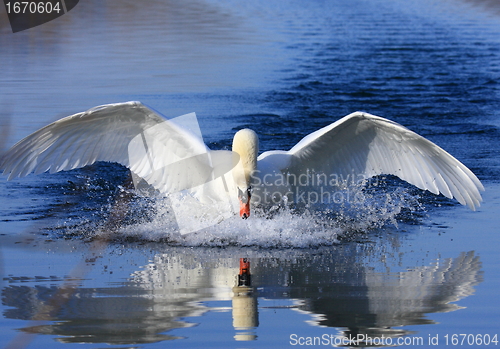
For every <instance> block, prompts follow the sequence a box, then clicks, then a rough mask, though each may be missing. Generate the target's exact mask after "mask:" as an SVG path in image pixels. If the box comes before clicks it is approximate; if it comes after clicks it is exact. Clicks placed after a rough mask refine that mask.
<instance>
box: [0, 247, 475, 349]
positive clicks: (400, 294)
mask: <svg viewBox="0 0 500 349" xmlns="http://www.w3.org/2000/svg"><path fill="white" fill-rule="evenodd" d="M226 252H227V253H228V254H227V255H224V253H226ZM247 252H249V254H253V256H250V259H249V260H250V261H251V263H252V275H251V278H252V279H251V284H250V285H249V284H247V285H243V287H242V285H239V284H238V280H240V279H241V277H239V276H241V268H238V266H239V263H240V258H239V257H240V256H237V255H238V254H239V253H241V250H240V251H237V250H234V251H231V250H226V251H225V252H224V251H214V250H213V249H207V250H204V249H182V248H177V249H176V248H172V249H171V250H169V251H167V252H166V253H161V254H157V255H156V256H155V257H154V258H153V259H152V260H151V261H150V263H149V264H148V265H146V266H144V267H143V268H141V270H138V271H136V272H134V273H133V274H132V275H131V276H130V278H129V280H127V281H125V282H121V283H118V284H109V285H107V286H103V287H85V282H83V286H82V287H81V288H79V289H78V290H77V291H76V292H75V293H74V294H73V295H72V296H71V297H70V298H69V299H67V300H66V301H65V303H64V304H63V305H62V307H60V308H57V307H54V309H52V311H49V312H48V313H47V314H45V315H46V318H50V320H51V321H50V322H46V323H44V324H41V325H37V326H29V327H26V328H24V329H23V331H26V332H31V333H39V334H52V335H58V336H60V337H59V339H58V340H60V341H62V342H87V343H110V344H132V343H150V342H157V341H164V340H171V339H176V338H178V337H175V336H172V335H169V334H168V331H170V330H173V329H178V328H183V327H189V326H192V325H193V324H192V321H197V318H196V317H199V316H200V315H202V314H204V313H206V312H208V311H210V310H211V307H210V306H208V305H206V304H204V303H203V302H204V301H217V300H223V301H231V303H230V304H231V305H232V310H231V312H232V323H233V326H234V327H235V328H234V330H233V331H234V333H235V336H234V338H235V339H236V340H254V339H257V340H258V337H257V335H258V326H259V319H258V299H259V298H261V297H264V298H266V299H291V300H293V302H294V303H295V304H296V307H295V308H294V310H290V311H296V310H299V311H302V312H306V313H307V314H308V316H307V317H309V319H310V320H309V322H311V323H313V324H316V325H321V326H328V327H334V328H342V331H343V332H342V333H340V334H341V335H344V336H347V337H348V336H349V335H351V336H357V335H358V334H365V335H369V336H378V337H380V336H382V334H383V335H384V336H385V337H388V336H392V337H395V336H402V335H406V334H409V333H410V332H409V331H408V330H406V329H405V326H408V325H417V324H432V323H434V322H433V320H432V319H430V317H429V315H428V314H431V313H436V312H449V311H454V310H457V309H460V306H459V305H457V304H454V303H452V302H456V301H458V300H460V299H462V298H464V297H467V296H469V295H471V294H473V293H474V288H473V287H474V285H477V284H478V283H479V282H481V281H482V271H481V262H480V261H479V257H478V256H476V255H475V254H474V252H467V253H465V252H464V253H461V254H460V255H459V256H457V257H455V258H450V259H444V260H438V261H433V262H429V263H427V265H426V266H417V267H414V268H411V269H409V268H406V269H402V270H400V271H391V270H390V269H391V268H390V267H389V266H387V265H385V264H384V262H380V261H379V262H378V263H377V264H374V263H373V262H367V260H366V258H363V257H360V256H359V255H358V254H357V253H355V252H356V251H355V248H353V249H351V248H349V247H348V245H346V246H344V247H343V248H338V249H332V248H331V249H324V250H313V251H310V250H300V251H293V250H291V251H267V252H262V251H261V252H259V251H247ZM365 257H366V256H365ZM396 264H397V263H396ZM375 267H376V269H377V270H376V269H375ZM384 268H387V270H384ZM394 268H397V266H396V267H394V266H392V269H394ZM5 281H6V284H5V285H4V286H5V287H4V288H3V290H2V302H3V303H4V305H6V306H8V307H11V308H8V309H7V310H6V311H5V312H4V314H3V315H4V316H5V317H7V318H11V319H23V320H31V319H33V317H34V315H35V314H37V309H40V308H41V307H42V306H45V307H46V305H47V304H48V303H50V300H51V297H53V296H54V294H56V292H57V287H56V284H57V282H58V280H56V279H51V278H40V279H39V280H31V282H22V280H21V279H20V278H19V277H10V278H7V279H6V280H5ZM25 281H29V280H25ZM23 283H27V284H25V285H23ZM51 285H52V286H51ZM238 286H240V287H238ZM211 304H212V303H211ZM186 318H190V319H189V322H188V321H186ZM282 320H283V319H281V320H279V319H277V322H278V321H282ZM201 321H202V319H200V322H201ZM283 326H284V327H285V326H286V321H285V322H284V323H283ZM193 331H194V329H193ZM221 331H231V329H225V330H224V329H221ZM185 333H189V330H188V331H187V332H185Z"/></svg>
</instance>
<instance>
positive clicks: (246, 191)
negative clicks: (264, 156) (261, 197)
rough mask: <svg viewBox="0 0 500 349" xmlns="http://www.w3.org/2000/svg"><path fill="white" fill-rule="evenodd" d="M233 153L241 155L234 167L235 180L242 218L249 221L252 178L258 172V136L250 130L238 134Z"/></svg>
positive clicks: (235, 137) (235, 136)
mask: <svg viewBox="0 0 500 349" xmlns="http://www.w3.org/2000/svg"><path fill="white" fill-rule="evenodd" d="M233 151H234V152H235V153H237V154H238V155H239V161H238V164H236V166H234V167H233V178H234V181H235V183H236V187H237V188H238V199H239V201H240V217H241V218H243V219H247V218H248V217H250V199H251V197H252V193H251V189H252V186H251V185H252V177H253V174H254V172H255V171H256V170H257V154H258V152H259V138H258V137H257V134H256V133H255V132H254V131H252V130H250V129H248V128H246V129H243V130H240V131H238V132H236V134H235V135H234V138H233Z"/></svg>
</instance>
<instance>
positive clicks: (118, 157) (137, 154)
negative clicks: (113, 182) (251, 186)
mask: <svg viewBox="0 0 500 349" xmlns="http://www.w3.org/2000/svg"><path fill="white" fill-rule="evenodd" d="M189 115H191V114H188V115H187V116H189ZM191 116H192V117H193V118H194V117H195V116H194V114H192V115H191ZM175 121H176V119H173V120H166V119H164V118H163V117H161V116H160V115H159V114H158V113H156V112H155V111H153V110H151V109H150V108H148V107H146V106H144V105H143V104H141V103H140V102H127V103H117V104H108V105H103V106H99V107H95V108H92V109H90V110H88V111H86V112H83V113H78V114H75V115H71V116H68V117H65V118H63V119H60V120H58V121H56V122H54V123H52V124H50V125H48V126H45V127H44V128H42V129H40V130H38V131H36V132H34V133H32V134H31V135H29V136H27V137H26V138H24V139H23V140H21V141H19V142H18V143H17V144H15V145H14V146H13V147H12V148H11V149H10V150H8V151H7V152H6V153H5V154H4V155H3V156H2V159H1V160H0V169H2V170H3V171H4V172H3V173H4V174H5V175H9V179H12V178H14V177H23V176H26V175H27V174H29V173H31V172H34V173H36V174H38V173H42V172H45V171H50V172H51V173H53V172H58V171H64V170H71V169H74V168H79V167H83V166H86V165H90V164H93V163H94V162H96V161H109V162H117V163H120V164H122V165H124V166H126V167H128V168H130V170H131V171H133V172H134V173H135V174H137V175H139V176H140V177H142V178H144V179H145V180H146V181H147V182H148V183H149V184H151V185H153V186H154V187H155V188H156V189H158V190H160V191H162V192H172V191H179V190H183V189H188V188H192V187H195V186H199V185H200V184H203V183H205V182H206V181H207V180H210V177H211V176H213V171H212V170H213V168H212V166H211V159H210V156H209V153H210V151H209V149H208V148H207V147H206V146H205V144H204V143H203V141H202V140H201V139H200V138H199V137H197V136H195V135H194V134H193V133H191V132H189V131H187V130H185V129H184V128H182V127H180V126H179V125H178V124H176V122H175ZM229 156H231V155H229ZM229 164H231V158H229ZM219 172H220V169H219Z"/></svg>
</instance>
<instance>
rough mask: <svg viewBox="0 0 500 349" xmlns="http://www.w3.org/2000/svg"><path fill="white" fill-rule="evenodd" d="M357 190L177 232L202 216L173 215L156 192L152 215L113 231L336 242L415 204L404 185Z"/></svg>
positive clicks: (216, 240)
mask: <svg viewBox="0 0 500 349" xmlns="http://www.w3.org/2000/svg"><path fill="white" fill-rule="evenodd" d="M350 190H352V188H351V189H350ZM356 190H358V191H359V192H358V193H357V198H362V200H358V201H356V202H354V203H341V204H339V205H335V206H330V207H328V208H325V207H322V208H315V209H312V208H307V207H302V208H300V209H298V208H294V209H292V208H289V207H288V208H287V207H280V208H278V207H271V208H266V209H255V210H254V211H253V213H252V216H251V217H250V218H249V219H247V220H243V219H241V218H240V217H239V216H237V215H235V216H233V217H230V218H228V219H225V220H222V219H221V220H219V221H216V222H212V224H200V226H204V228H202V229H200V230H199V231H196V232H194V233H190V234H186V235H181V234H180V232H179V224H178V220H179V219H184V220H203V217H202V216H201V215H199V214H196V212H193V210H189V209H186V210H185V211H184V212H179V210H176V211H175V215H174V214H173V210H172V207H171V205H170V202H169V200H167V199H163V198H158V199H156V200H155V202H154V210H155V214H154V216H153V217H152V218H150V219H148V220H145V221H142V222H140V223H134V224H130V225H123V226H120V227H118V229H117V233H118V235H119V236H121V237H124V238H133V239H139V240H147V241H166V242H167V243H169V244H173V245H181V246H218V247H222V246H259V247H264V248H274V247H276V248H289V247H294V248H306V247H313V246H321V245H332V244H336V243H338V242H339V239H341V238H343V237H345V236H346V235H352V234H353V233H361V234H365V233H366V232H369V231H370V230H373V229H374V228H380V227H382V226H384V225H387V224H391V225H396V226H397V215H398V214H399V213H401V210H402V209H404V208H407V209H410V210H413V209H414V208H415V206H418V203H417V201H416V198H415V197H413V196H411V195H410V194H408V191H407V190H406V189H402V188H397V189H395V190H394V191H392V192H387V191H381V192H376V193H367V192H365V190H363V188H361V187H359V188H357V189H356ZM204 223H206V222H204ZM183 224H184V223H183Z"/></svg>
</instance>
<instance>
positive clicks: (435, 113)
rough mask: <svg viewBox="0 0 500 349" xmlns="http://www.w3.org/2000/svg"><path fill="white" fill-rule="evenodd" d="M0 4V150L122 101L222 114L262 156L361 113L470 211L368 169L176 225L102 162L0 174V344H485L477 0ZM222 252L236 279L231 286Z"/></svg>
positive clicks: (490, 159) (225, 136) (495, 145)
mask: <svg viewBox="0 0 500 349" xmlns="http://www.w3.org/2000/svg"><path fill="white" fill-rule="evenodd" d="M0 8H1V10H0V17H1V20H0V47H1V50H0V64H1V66H2V74H0V103H1V104H2V106H3V108H2V109H1V110H2V111H1V113H0V126H1V129H0V131H1V134H2V136H1V137H0V148H6V147H9V146H11V145H13V144H14V143H15V142H17V141H18V140H19V139H21V138H22V137H24V136H26V135H28V134H29V133H31V132H33V131H35V130H37V129H38V128H40V127H42V126H44V125H46V124H48V123H50V122H51V121H54V120H55V119H57V118H60V117H63V116H66V115H70V114H73V113H76V112H80V111H83V110H86V109H89V108H91V107H93V106H96V105H100V104H106V103H113V102H123V101H128V100H140V101H142V102H143V103H145V104H147V105H149V106H151V107H153V108H154V109H155V110H158V111H160V112H161V113H163V114H164V115H165V116H167V117H176V116H179V115H182V114H186V113H189V112H193V111H194V112H196V114H197V117H198V121H199V123H200V128H201V131H202V134H203V137H204V140H205V141H206V143H207V144H209V146H210V147H211V148H214V149H226V148H228V147H229V146H230V143H231V139H232V135H233V134H234V132H235V131H236V130H238V129H240V128H243V127H250V128H252V129H254V130H255V131H256V132H257V133H258V134H259V137H260V144H261V150H262V151H266V150H270V149H289V148H291V147H292V146H293V145H294V144H295V143H296V142H297V141H299V140H300V139H301V138H302V137H303V136H305V135H306V134H308V133H310V132H312V131H315V130H317V129H318V128H320V127H323V126H325V125H327V124H329V123H331V122H333V121H335V120H338V119H339V118H340V117H342V116H345V115H347V114H349V113H351V112H353V111H356V110H362V111H367V112H370V113H372V114H376V115H380V116H383V117H387V118H390V119H392V120H395V121H397V122H399V123H401V124H403V125H405V126H407V127H409V128H410V129H412V130H414V131H416V132H418V133H420V134H421V135H423V136H425V137H427V138H429V139H430V140H432V141H434V142H435V143H437V144H438V145H440V146H441V147H442V148H444V149H446V150H447V151H448V152H450V153H451V154H452V155H454V156H455V157H457V158H458V159H459V160H460V161H462V162H463V163H464V164H465V165H466V166H468V167H469V168H470V169H471V170H472V171H473V172H474V173H476V174H477V176H478V177H479V178H480V179H481V181H482V182H483V184H484V186H485V188H486V191H485V193H484V203H483V205H482V206H481V207H480V208H479V209H478V211H476V212H472V211H469V210H468V209H467V208H465V207H462V206H461V205H459V204H458V203H456V202H455V201H453V200H448V199H445V198H443V197H436V196H434V195H432V194H429V193H424V192H422V191H420V190H417V189H416V188H414V187H412V186H409V185H407V184H405V183H403V182H401V181H399V180H397V179H395V178H386V179H378V181H379V182H377V183H380V184H381V185H380V186H379V188H377V189H378V190H373V191H369V192H366V193H365V195H366V196H365V199H366V202H365V204H364V205H360V206H357V207H351V208H350V209H345V211H342V212H340V213H339V215H337V216H334V217H333V218H332V217H331V216H323V215H320V214H318V213H317V212H302V214H300V215H297V214H294V213H293V212H290V211H287V210H284V211H281V212H277V213H276V214H274V215H273V217H272V219H266V218H265V217H262V216H261V217H259V216H258V215H256V216H252V217H251V218H250V219H249V220H247V221H244V222H243V221H241V220H240V219H236V218H235V219H234V220H228V221H225V222H222V223H221V224H219V225H218V226H216V227H211V228H210V229H207V230H205V231H202V232H200V233H197V234H191V235H189V236H185V237H183V238H179V237H178V236H177V235H175V234H173V232H172V217H171V215H169V207H168V205H167V204H165V203H164V202H162V201H161V200H159V199H154V198H145V197H141V196H139V195H135V194H134V193H133V192H131V191H130V190H128V189H127V188H126V185H125V183H127V178H128V177H127V176H128V174H127V171H126V170H125V169H123V168H122V167H120V166H118V165H113V164H96V165H94V166H91V167H88V168H84V169H79V170H74V171H69V172H65V173H57V174H53V175H49V174H43V175H39V176H28V177H26V178H24V179H16V180H13V181H9V182H8V181H6V180H5V178H0V243H1V248H0V262H1V263H0V273H2V277H1V278H0V294H1V296H0V298H1V305H0V313H1V316H0V346H1V347H11V348H12V347H15V348H24V347H32V348H49V347H50V348H53V347H72V346H75V347H76V346H78V347H79V348H101V347H111V348H125V347H127V348H129V347H130V348H132V347H133V348H164V347H166V346H169V347H179V348H195V347H201V346H204V347H217V348H225V347H231V348H232V347H251V348H254V347H255V348H268V347H269V348H270V347H293V346H295V347H297V346H301V344H304V345H305V344H308V343H312V344H318V346H320V347H325V346H332V344H333V346H336V345H340V344H344V346H347V347H349V346H353V345H354V344H355V343H354V342H347V343H345V342H344V343H342V342H341V340H342V339H343V338H344V339H345V338H352V337H357V336H360V338H365V339H367V338H368V337H370V338H372V341H371V342H370V341H365V342H362V343H357V344H358V345H362V346H363V345H366V346H370V345H377V344H384V345H389V344H393V345H400V346H414V347H431V346H434V347H436V345H434V344H435V343H437V344H439V347H444V346H458V347H476V346H479V344H480V343H479V342H478V341H479V339H481V340H483V342H482V343H483V345H484V344H485V343H486V341H488V343H489V345H488V346H490V345H491V346H493V345H497V344H498V342H495V340H496V341H498V340H500V339H499V338H498V332H500V331H499V329H498V324H499V323H500V309H499V307H498V304H499V299H498V298H499V295H498V290H499V289H500V282H499V280H500V273H499V271H498V268H497V265H498V263H499V258H498V253H497V248H498V246H500V244H499V242H500V241H499V237H498V234H497V230H498V225H499V223H500V219H499V217H498V212H499V209H500V183H499V181H498V178H499V170H500V156H499V154H500V151H499V150H500V149H499V148H500V147H499V142H498V140H499V139H500V132H499V127H500V121H499V120H500V111H499V110H500V6H499V5H497V4H496V2H495V1H488V0H476V1H473V0H469V1H467V0H442V1H432V0H419V1H417V0H409V1H405V2H404V3H403V2H401V1H397V0H380V1H369V0H349V1H347V0H338V1H308V2H298V1H281V2H279V3H270V2H265V1H252V2H241V1H232V0H206V1H201V0H200V1H194V0H193V1H183V2H175V1H166V2H160V1H149V2H146V3H143V2H134V1H120V2H118V1H116V2H110V1H107V2H105V3H102V2H99V1H85V2H83V1H82V2H80V3H79V4H78V5H77V7H75V8H74V9H73V10H72V11H71V12H69V13H68V14H67V15H64V16H62V17H60V18H59V19H57V20H54V21H52V22H50V23H47V24H44V25H41V26H39V27H36V28H33V29H30V30H27V31H23V32H19V33H16V34H13V33H12V32H11V30H10V26H9V25H8V22H7V17H6V14H5V12H4V10H3V7H1V6H0ZM387 198H389V199H387ZM381 203H383V205H382V204H381ZM240 258H248V259H249V260H250V264H251V273H252V276H251V277H252V282H251V288H250V289H247V290H242V289H233V287H234V286H235V285H236V280H237V275H238V273H239V260H240ZM460 334H466V335H467V336H465V337H460V336H458V337H457V336H456V335H460ZM454 335H455V337H453V336H454ZM381 338H385V341H384V342H380V340H381ZM453 338H454V339H457V340H458V341H459V343H460V341H462V340H464V342H463V343H460V344H459V345H454V344H453V343H455V342H452V339H453ZM243 340H245V341H246V342H244V343H243V342H242V341H243ZM314 341H316V342H314ZM377 341H379V342H377ZM436 341H437V342H436ZM447 341H448V342H447ZM467 341H469V343H468V342H467ZM470 341H472V342H470ZM464 343H465V344H464ZM294 344H295V345H294Z"/></svg>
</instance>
